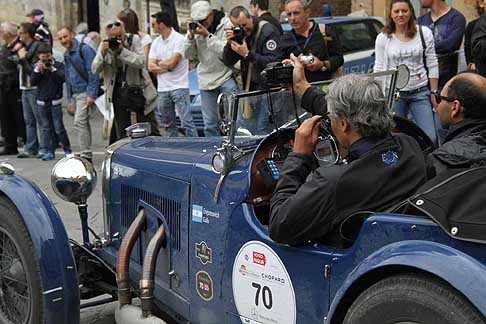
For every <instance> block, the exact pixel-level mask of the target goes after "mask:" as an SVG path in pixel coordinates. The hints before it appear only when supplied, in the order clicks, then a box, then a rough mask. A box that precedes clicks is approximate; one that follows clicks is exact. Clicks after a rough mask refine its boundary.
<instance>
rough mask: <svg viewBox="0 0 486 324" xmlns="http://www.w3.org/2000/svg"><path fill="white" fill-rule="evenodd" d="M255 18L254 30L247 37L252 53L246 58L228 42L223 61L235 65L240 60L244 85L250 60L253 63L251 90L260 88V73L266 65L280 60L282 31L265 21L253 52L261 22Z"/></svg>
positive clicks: (247, 43) (228, 64)
mask: <svg viewBox="0 0 486 324" xmlns="http://www.w3.org/2000/svg"><path fill="white" fill-rule="evenodd" d="M252 19H253V31H252V34H251V36H250V38H249V39H246V45H247V46H248V49H249V50H250V53H249V54H248V56H247V57H246V58H243V57H241V56H240V55H238V54H237V53H235V52H234V51H233V50H232V49H231V45H230V44H229V43H228V44H226V46H225V47H224V51H223V62H224V64H225V65H227V66H233V65H235V64H236V63H237V62H238V61H240V64H241V76H242V78H243V85H245V84H246V78H247V74H248V72H247V71H248V65H249V64H250V62H251V63H252V64H253V70H252V74H251V85H250V89H249V90H256V89H259V88H260V84H261V77H260V73H261V72H262V70H263V69H264V68H265V67H266V65H267V64H268V63H271V62H280V61H281V59H280V54H279V51H278V48H277V47H278V45H277V44H278V41H279V39H280V33H279V31H278V30H277V28H275V26H273V25H272V24H270V23H265V24H264V25H263V27H262V30H261V32H260V35H259V36H258V40H257V43H256V50H255V51H254V52H253V51H252V50H251V49H252V46H253V42H254V41H255V38H256V34H257V30H258V28H259V27H258V25H259V22H258V21H257V19H256V18H255V17H252Z"/></svg>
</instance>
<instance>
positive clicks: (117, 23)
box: [106, 22, 121, 29]
mask: <svg viewBox="0 0 486 324" xmlns="http://www.w3.org/2000/svg"><path fill="white" fill-rule="evenodd" d="M120 26H121V22H115V23H112V24H108V25H106V28H110V29H111V28H113V27H120Z"/></svg>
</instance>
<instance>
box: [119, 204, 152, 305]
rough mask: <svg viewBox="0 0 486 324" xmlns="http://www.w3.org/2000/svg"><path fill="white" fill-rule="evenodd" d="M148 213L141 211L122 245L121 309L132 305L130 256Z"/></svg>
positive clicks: (120, 274)
mask: <svg viewBox="0 0 486 324" xmlns="http://www.w3.org/2000/svg"><path fill="white" fill-rule="evenodd" d="M145 220H146V212H145V209H143V208H142V209H140V211H139V212H138V215H137V217H136V218H135V220H134V221H133V222H132V224H131V225H130V227H129V228H128V231H127V233H126V234H125V237H123V240H122V243H121V245H120V252H119V254H118V267H117V271H116V277H117V282H118V300H119V302H120V307H123V306H124V305H128V304H131V303H132V294H131V289H130V282H129V280H130V279H129V264H130V254H131V253H132V249H133V246H134V245H135V242H136V241H137V238H138V237H139V235H140V232H141V231H142V228H143V227H144V226H145Z"/></svg>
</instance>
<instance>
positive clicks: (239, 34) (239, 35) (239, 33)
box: [232, 25, 245, 44]
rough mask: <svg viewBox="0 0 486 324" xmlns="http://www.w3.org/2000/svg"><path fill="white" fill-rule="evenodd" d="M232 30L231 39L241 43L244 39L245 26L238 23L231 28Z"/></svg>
mask: <svg viewBox="0 0 486 324" xmlns="http://www.w3.org/2000/svg"><path fill="white" fill-rule="evenodd" d="M232 30H233V40H234V41H235V42H237V43H238V44H243V40H244V39H245V28H243V27H242V26H240V25H236V26H234V27H233V28H232Z"/></svg>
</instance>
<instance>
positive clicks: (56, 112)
mask: <svg viewBox="0 0 486 324" xmlns="http://www.w3.org/2000/svg"><path fill="white" fill-rule="evenodd" d="M38 107H39V112H40V129H41V132H42V134H43V135H44V138H45V141H46V148H47V152H51V153H54V151H55V150H56V146H57V144H58V143H60V144H61V146H62V149H63V150H64V152H65V153H71V144H70V143H69V138H68V135H67V132H66V128H65V127H64V122H63V120H62V108H61V105H55V106H52V105H51V104H50V103H46V104H45V105H38ZM53 134H55V135H56V136H55V138H54V137H53V136H52V135H53Z"/></svg>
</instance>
